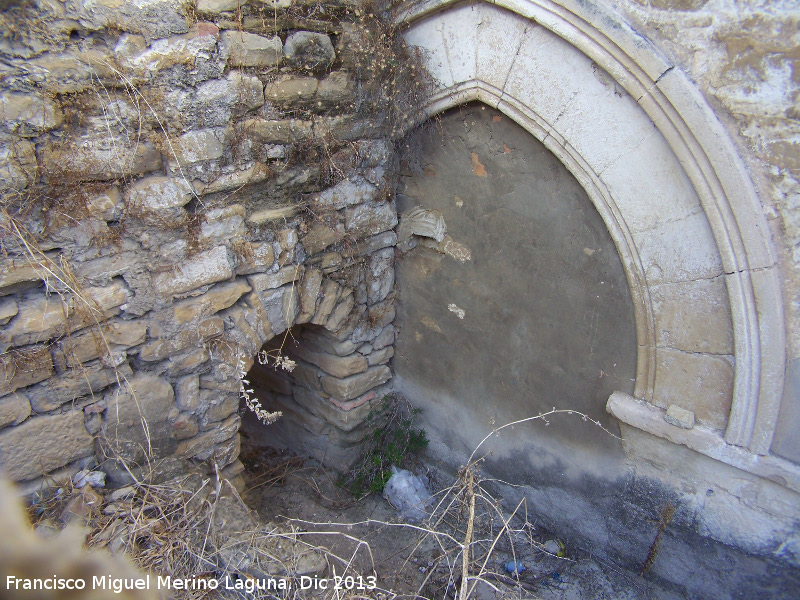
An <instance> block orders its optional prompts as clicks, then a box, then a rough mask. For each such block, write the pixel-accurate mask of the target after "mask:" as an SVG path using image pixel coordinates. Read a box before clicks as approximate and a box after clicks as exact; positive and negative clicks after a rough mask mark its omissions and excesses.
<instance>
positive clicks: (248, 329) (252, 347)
mask: <svg viewBox="0 0 800 600" xmlns="http://www.w3.org/2000/svg"><path fill="white" fill-rule="evenodd" d="M220 316H222V317H223V318H224V319H225V320H226V321H227V323H228V336H229V337H231V338H232V339H233V340H234V341H235V342H236V343H237V344H238V345H239V347H240V348H241V350H242V352H244V353H245V354H246V355H247V356H254V355H255V353H256V352H258V349H259V348H261V346H262V345H263V344H264V342H266V341H267V337H268V336H267V335H265V334H264V332H263V330H259V327H258V325H259V323H258V320H259V319H258V316H257V313H256V311H254V310H252V309H250V308H249V307H247V306H241V305H236V306H234V307H233V308H230V309H228V310H226V311H225V312H224V313H220ZM270 333H271V332H270Z"/></svg>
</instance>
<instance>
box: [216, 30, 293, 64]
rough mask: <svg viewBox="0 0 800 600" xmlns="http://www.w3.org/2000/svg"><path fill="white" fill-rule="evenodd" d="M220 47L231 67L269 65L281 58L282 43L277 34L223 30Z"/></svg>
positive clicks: (276, 62)
mask: <svg viewBox="0 0 800 600" xmlns="http://www.w3.org/2000/svg"><path fill="white" fill-rule="evenodd" d="M222 47H223V48H224V51H227V52H228V64H229V65H230V66H232V67H271V66H273V65H276V64H278V63H279V62H280V60H281V58H283V44H282V43H281V38H279V37H278V36H277V35H276V36H274V37H271V38H268V37H264V36H261V35H255V34H253V33H247V32H246V31H231V30H229V31H223V32H222Z"/></svg>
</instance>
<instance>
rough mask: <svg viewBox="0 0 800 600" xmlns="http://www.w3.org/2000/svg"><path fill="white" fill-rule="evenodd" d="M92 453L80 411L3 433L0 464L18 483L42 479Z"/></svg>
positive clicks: (91, 444)
mask: <svg viewBox="0 0 800 600" xmlns="http://www.w3.org/2000/svg"><path fill="white" fill-rule="evenodd" d="M93 452H94V444H93V440H92V436H90V435H89V433H88V432H87V431H86V428H85V427H84V425H83V412H82V411H80V410H76V411H70V412H68V413H66V414H60V415H52V416H44V417H36V418H33V419H28V420H27V421H25V422H24V423H22V424H21V425H18V426H17V427H10V428H6V429H4V430H3V431H2V432H0V464H1V465H3V470H4V471H5V474H6V475H7V476H8V477H10V478H11V479H13V480H15V481H26V480H28V479H33V478H35V477H40V476H42V475H44V474H46V473H49V472H50V471H53V470H55V469H58V468H59V467H63V466H65V465H68V464H70V463H71V462H73V461H75V460H78V459H79V458H83V457H85V456H91V455H92V454H93Z"/></svg>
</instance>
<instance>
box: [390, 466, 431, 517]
mask: <svg viewBox="0 0 800 600" xmlns="http://www.w3.org/2000/svg"><path fill="white" fill-rule="evenodd" d="M383 497H384V498H386V499H387V500H388V501H389V504H391V505H392V506H393V507H394V508H395V510H397V512H399V513H400V516H401V517H403V518H404V519H405V520H406V521H410V522H412V523H413V522H419V521H422V520H424V519H425V518H426V517H427V516H428V512H427V508H428V505H429V504H430V502H431V495H430V494H429V493H428V490H427V489H425V484H424V483H422V480H421V479H420V478H419V477H417V476H416V475H414V474H413V473H412V472H411V471H406V470H405V469H398V468H397V467H392V476H391V477H390V478H389V481H388V482H387V483H386V487H385V488H383Z"/></svg>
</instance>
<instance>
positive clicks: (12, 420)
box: [0, 392, 31, 429]
mask: <svg viewBox="0 0 800 600" xmlns="http://www.w3.org/2000/svg"><path fill="white" fill-rule="evenodd" d="M29 416H31V403H30V401H29V400H28V398H27V397H26V396H25V394H23V393H21V392H16V393H13V394H10V395H8V396H4V397H3V398H0V429H2V428H3V427H7V426H9V425H19V424H20V423H22V422H23V421H24V420H25V419H27V418H28V417H29Z"/></svg>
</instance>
